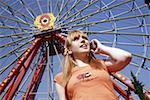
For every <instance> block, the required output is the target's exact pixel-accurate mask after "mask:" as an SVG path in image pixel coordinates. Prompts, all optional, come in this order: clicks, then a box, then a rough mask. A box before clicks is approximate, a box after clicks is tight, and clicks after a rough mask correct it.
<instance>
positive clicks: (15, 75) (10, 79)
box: [0, 13, 150, 100]
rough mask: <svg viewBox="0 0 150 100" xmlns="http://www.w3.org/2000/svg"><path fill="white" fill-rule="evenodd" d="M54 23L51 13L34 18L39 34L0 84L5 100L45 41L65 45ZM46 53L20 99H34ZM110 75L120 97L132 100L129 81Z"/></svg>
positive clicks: (123, 77)
mask: <svg viewBox="0 0 150 100" xmlns="http://www.w3.org/2000/svg"><path fill="white" fill-rule="evenodd" d="M54 22H55V17H54V15H53V14H52V13H46V14H42V15H39V16H38V17H37V18H36V20H35V22H34V24H35V25H36V26H37V28H38V29H39V30H40V32H41V33H35V35H34V36H35V40H34V41H33V43H32V46H31V47H30V48H28V49H27V50H26V51H25V52H24V53H23V55H22V56H21V57H20V58H19V60H18V63H17V65H16V66H14V67H13V68H12V70H11V71H10V73H9V74H8V76H7V77H6V78H5V79H4V80H3V81H2V83H1V84H0V94H2V93H3V92H4V90H6V89H7V92H6V93H5V94H4V99H5V100H11V99H12V98H13V96H14V95H15V92H16V91H17V89H18V87H19V85H20V83H21V82H22V80H23V78H24V76H25V74H26V72H27V70H28V69H29V66H30V64H31V63H32V60H33V59H34V56H35V54H36V53H37V51H38V49H39V48H40V47H41V46H42V44H43V43H44V42H45V41H48V42H51V41H53V40H57V42H59V43H60V44H61V45H63V44H64V43H65V38H66V36H64V35H63V34H61V32H62V31H61V29H55V27H54ZM62 51H63V50H61V49H60V50H59V53H61V52H62ZM47 52H49V51H45V52H44V53H43V58H42V59H41V61H40V64H39V65H38V66H37V68H36V70H35V72H34V75H33V77H32V80H31V82H30V84H29V86H28V88H27V90H26V92H25V93H24V95H23V97H22V99H23V100H25V99H27V98H28V99H34V98H35V94H36V92H37V90H38V86H39V84H40V81H41V77H42V75H43V72H44V69H45V67H46V63H47V55H46V54H47ZM50 55H55V53H54V52H52V53H51V54H50ZM110 74H111V75H112V76H113V78H114V80H113V81H112V82H113V85H114V88H115V90H116V91H117V92H118V93H119V94H120V95H122V96H123V97H124V98H125V100H133V97H132V96H131V93H130V91H135V89H134V86H133V84H132V82H131V80H130V79H129V78H127V77H125V76H124V75H122V74H119V73H110ZM115 80H118V81H120V82H122V83H123V84H124V85H126V86H127V87H128V90H127V91H125V90H123V89H122V88H121V87H120V86H119V85H118V84H117V83H116V82H115ZM32 92H34V93H35V94H32ZM144 94H145V96H146V98H147V99H150V93H149V92H148V91H145V93H144Z"/></svg>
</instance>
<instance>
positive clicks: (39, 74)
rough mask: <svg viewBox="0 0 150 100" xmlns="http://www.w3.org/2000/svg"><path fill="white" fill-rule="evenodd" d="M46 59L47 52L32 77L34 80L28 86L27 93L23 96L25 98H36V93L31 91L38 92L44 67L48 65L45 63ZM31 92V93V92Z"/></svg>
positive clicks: (32, 99)
mask: <svg viewBox="0 0 150 100" xmlns="http://www.w3.org/2000/svg"><path fill="white" fill-rule="evenodd" d="M45 61H46V54H45V55H44V57H43V59H42V60H41V62H40V64H39V65H38V67H37V68H36V70H35V72H34V75H33V77H32V80H31V82H30V84H29V86H28V88H27V91H26V93H25V94H24V96H23V98H22V99H23V100H26V99H28V100H34V97H35V94H32V92H31V91H34V92H37V88H38V87H37V86H39V85H37V84H38V83H40V81H41V77H42V75H43V72H44V69H45V67H46V65H44V62H45ZM30 93H31V94H30Z"/></svg>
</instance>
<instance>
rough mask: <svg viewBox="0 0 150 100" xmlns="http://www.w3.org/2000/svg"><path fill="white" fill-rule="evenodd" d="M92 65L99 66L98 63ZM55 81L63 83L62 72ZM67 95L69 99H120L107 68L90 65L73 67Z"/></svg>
mask: <svg viewBox="0 0 150 100" xmlns="http://www.w3.org/2000/svg"><path fill="white" fill-rule="evenodd" d="M91 65H92V66H97V63H95V64H91ZM55 81H56V82H57V83H58V84H60V85H62V73H59V74H57V75H56V77H55ZM67 95H68V98H69V100H118V97H117V95H116V94H115V91H114V89H113V85H112V81H111V78H110V76H109V74H108V72H107V70H104V69H95V68H92V67H91V66H90V65H89V66H84V67H75V68H74V69H73V71H72V76H71V78H70V80H69V82H68V84H67Z"/></svg>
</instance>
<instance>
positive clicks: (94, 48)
mask: <svg viewBox="0 0 150 100" xmlns="http://www.w3.org/2000/svg"><path fill="white" fill-rule="evenodd" d="M90 48H91V49H92V50H94V51H95V50H96V48H97V43H96V42H95V41H91V43H90Z"/></svg>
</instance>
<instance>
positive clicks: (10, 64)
mask: <svg viewBox="0 0 150 100" xmlns="http://www.w3.org/2000/svg"><path fill="white" fill-rule="evenodd" d="M23 54H24V53H22V54H20V55H18V56H17V57H16V58H15V59H14V60H12V62H10V63H8V64H7V65H6V66H5V67H2V68H1V69H0V75H1V74H3V73H4V72H5V71H6V70H7V69H8V68H9V67H11V66H12V65H13V64H15V63H16V62H17V61H18V59H19V58H20V57H21V56H22V55H23Z"/></svg>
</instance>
